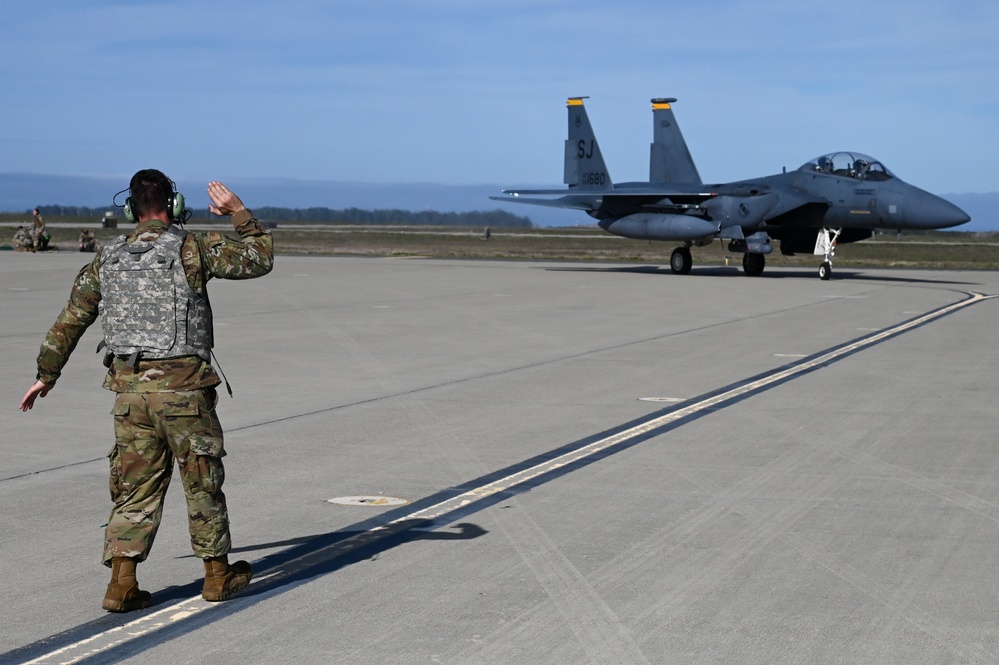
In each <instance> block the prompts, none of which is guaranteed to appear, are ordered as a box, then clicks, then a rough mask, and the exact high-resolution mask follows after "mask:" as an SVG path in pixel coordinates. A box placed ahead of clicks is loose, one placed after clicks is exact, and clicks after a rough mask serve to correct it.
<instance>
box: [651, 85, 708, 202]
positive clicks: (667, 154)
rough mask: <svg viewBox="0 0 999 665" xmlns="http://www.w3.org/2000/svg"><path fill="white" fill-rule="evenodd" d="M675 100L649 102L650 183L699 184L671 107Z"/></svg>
mask: <svg viewBox="0 0 999 665" xmlns="http://www.w3.org/2000/svg"><path fill="white" fill-rule="evenodd" d="M675 101H676V99H675V98H673V97H670V98H668V99H653V100H652V123H653V126H652V147H651V152H650V157H649V182H654V183H660V184H661V183H669V184H694V185H700V184H702V183H701V176H700V174H699V173H698V172H697V167H696V166H694V160H693V158H692V157H691V156H690V150H688V149H687V142H686V141H684V140H683V134H682V133H680V126H679V125H678V124H677V122H676V117H675V116H674V115H673V109H672V108H671V107H670V104H672V103H673V102H675Z"/></svg>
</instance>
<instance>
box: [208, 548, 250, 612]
mask: <svg viewBox="0 0 999 665" xmlns="http://www.w3.org/2000/svg"><path fill="white" fill-rule="evenodd" d="M251 577H253V571H251V570H250V564H248V563H247V562H245V561H237V562H236V563H234V564H232V565H231V566H230V565H229V557H228V556H227V555H222V556H217V557H212V558H209V559H205V586H204V587H203V588H202V589H201V597H202V598H204V599H205V600H207V601H210V602H213V603H215V602H218V601H220V600H227V599H229V598H232V597H233V596H235V595H236V594H237V593H239V591H240V589H242V588H243V587H245V586H246V585H247V584H249V583H250V578H251Z"/></svg>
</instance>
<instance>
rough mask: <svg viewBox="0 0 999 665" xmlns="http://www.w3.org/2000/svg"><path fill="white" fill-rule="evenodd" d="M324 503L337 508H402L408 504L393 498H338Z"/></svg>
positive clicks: (403, 500)
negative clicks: (331, 504)
mask: <svg viewBox="0 0 999 665" xmlns="http://www.w3.org/2000/svg"><path fill="white" fill-rule="evenodd" d="M326 502H327V503H335V504H337V505H339V506H404V505H406V504H407V503H409V501H406V500H405V499H397V498H395V497H394V496H339V497H337V498H335V499H326Z"/></svg>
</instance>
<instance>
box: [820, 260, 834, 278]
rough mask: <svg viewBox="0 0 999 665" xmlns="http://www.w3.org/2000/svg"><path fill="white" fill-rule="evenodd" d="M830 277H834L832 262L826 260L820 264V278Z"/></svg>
mask: <svg viewBox="0 0 999 665" xmlns="http://www.w3.org/2000/svg"><path fill="white" fill-rule="evenodd" d="M830 277H832V264H830V263H829V262H828V261H825V262H824V263H823V264H822V265H820V266H819V279H821V280H827V279H829V278H830Z"/></svg>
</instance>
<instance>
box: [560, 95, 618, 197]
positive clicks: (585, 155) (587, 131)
mask: <svg viewBox="0 0 999 665" xmlns="http://www.w3.org/2000/svg"><path fill="white" fill-rule="evenodd" d="M584 99H586V98H585V97H570V98H569V100H568V101H567V102H566V107H567V108H568V109H569V138H568V139H566V142H565V179H564V182H565V184H567V185H569V188H570V189H571V188H576V187H578V188H580V189H611V188H612V187H613V183H612V182H611V177H610V174H609V173H608V172H607V166H606V165H605V164H604V158H603V156H602V155H601V154H600V146H599V145H598V144H597V137H596V136H595V135H594V134H593V127H592V126H590V118H589V117H588V116H587V115H586V108H585V107H584V106H583V100H584Z"/></svg>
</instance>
